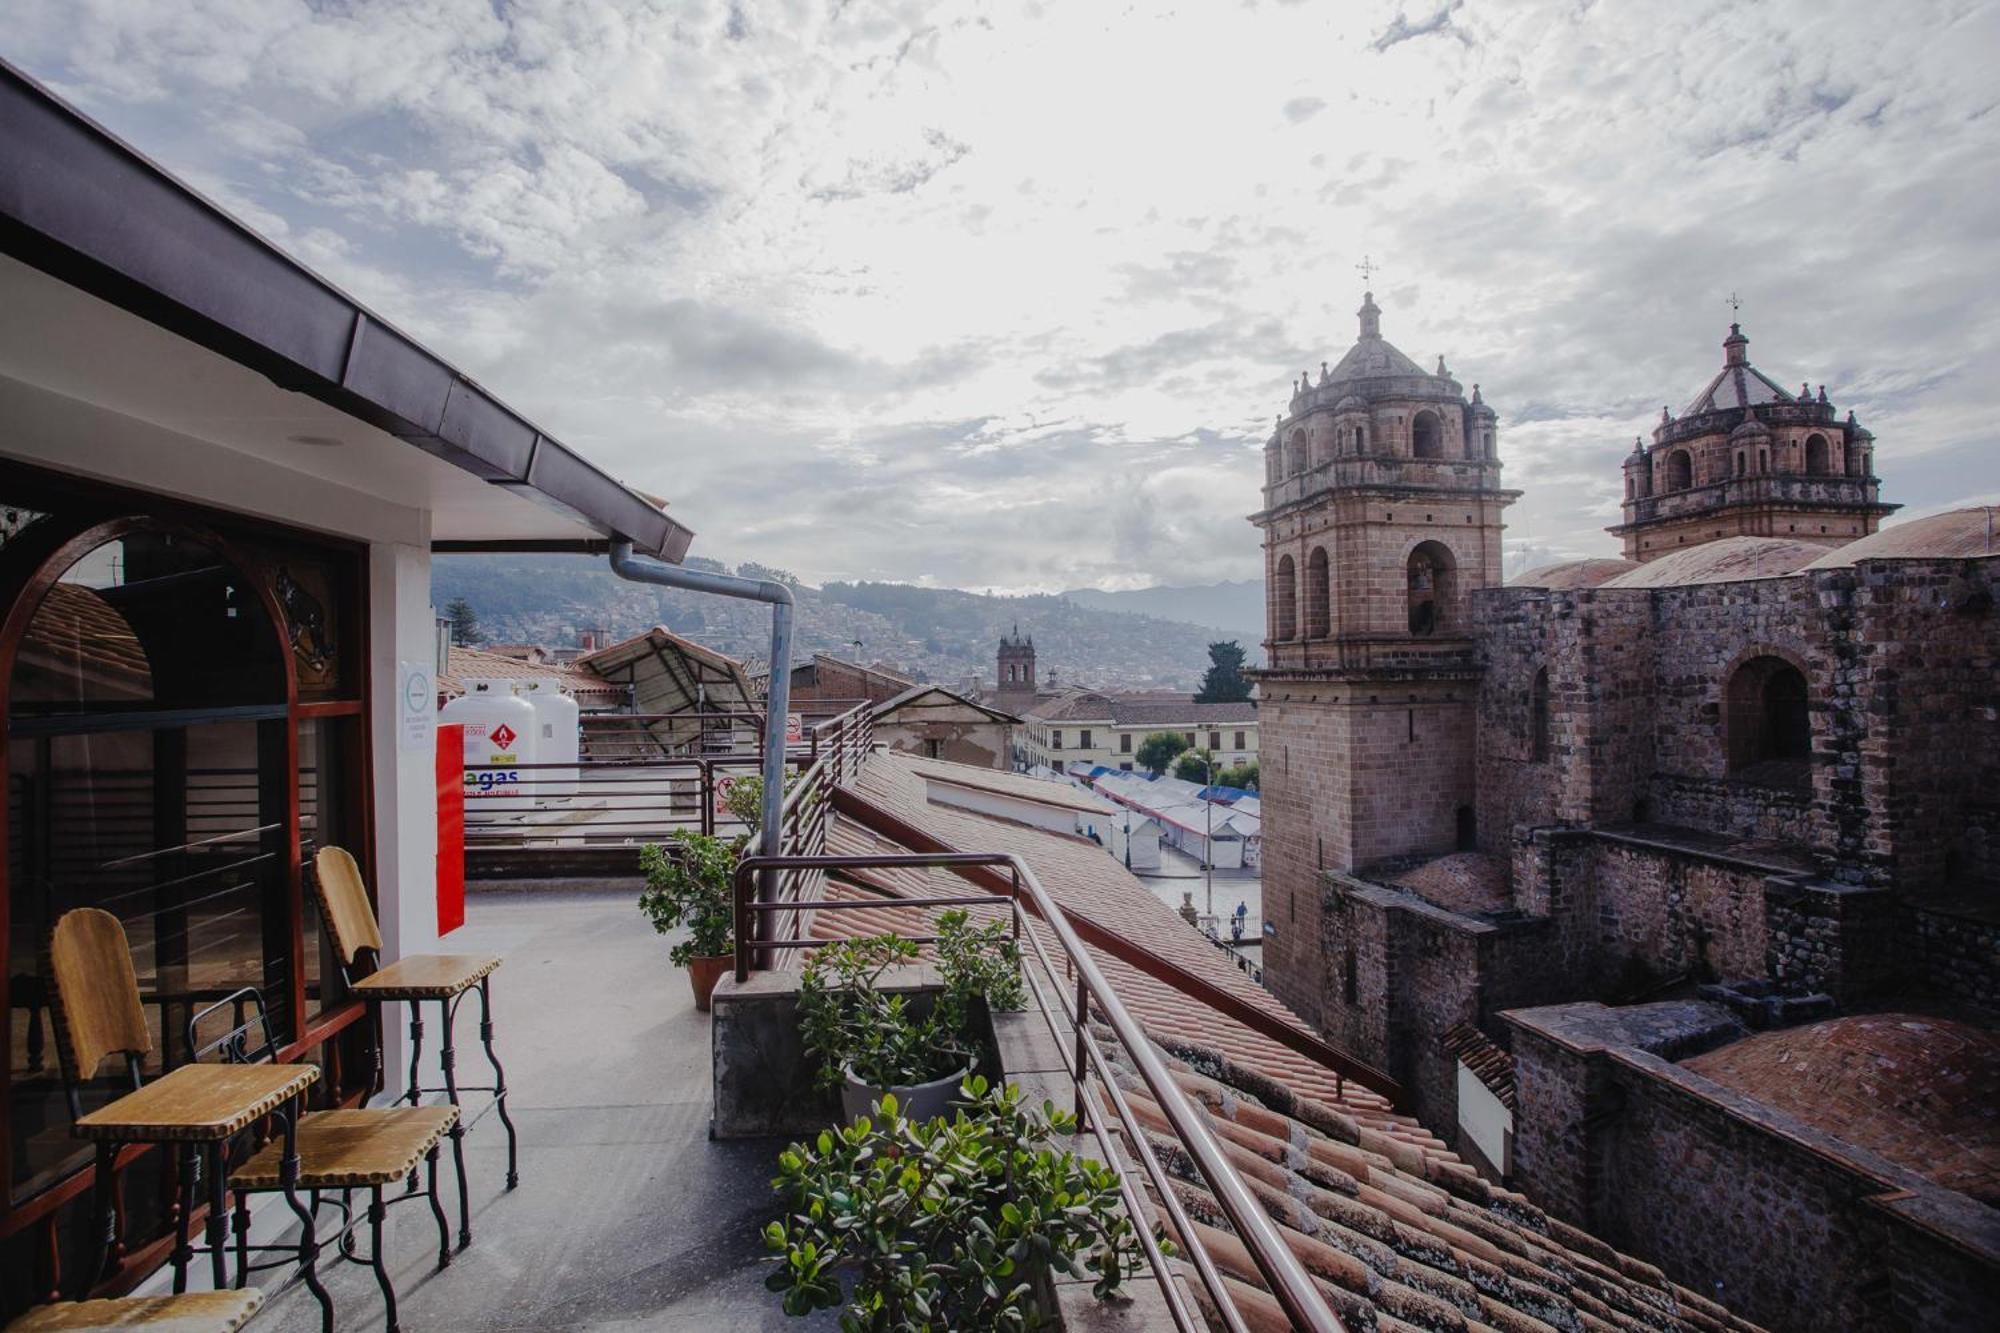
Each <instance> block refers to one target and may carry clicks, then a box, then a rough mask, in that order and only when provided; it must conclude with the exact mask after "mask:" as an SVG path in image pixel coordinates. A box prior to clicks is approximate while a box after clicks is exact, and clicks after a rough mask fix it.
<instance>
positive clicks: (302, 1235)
mask: <svg viewBox="0 0 2000 1333" xmlns="http://www.w3.org/2000/svg"><path fill="white" fill-rule="evenodd" d="M304 1109H305V1106H304V1098H303V1097H295V1098H293V1100H292V1104H291V1107H290V1109H289V1110H287V1111H286V1112H284V1113H282V1114H281V1115H280V1116H279V1119H280V1120H281V1121H282V1122H283V1123H284V1126H285V1150H284V1154H283V1156H281V1157H280V1158H279V1159H278V1184H279V1187H280V1188H281V1189H282V1190H283V1191H284V1195H285V1202H286V1203H287V1204H288V1205H290V1207H291V1210H292V1213H293V1215H295V1216H296V1217H297V1218H298V1219H299V1267H300V1269H301V1270H302V1272H303V1274H304V1277H305V1284H306V1290H308V1291H310V1292H311V1293H312V1294H313V1299H314V1300H316V1301H318V1302H319V1327H320V1333H333V1297H332V1296H331V1295H329V1294H328V1292H327V1289H326V1284H325V1283H323V1282H321V1281H320V1280H319V1240H318V1239H317V1237H316V1235H315V1230H316V1227H315V1222H316V1216H317V1213H318V1210H319V1192H318V1191H317V1190H315V1191H314V1192H313V1209H312V1211H311V1212H308V1211H307V1210H306V1206H305V1204H303V1203H301V1202H300V1201H299V1123H298V1118H299V1115H300V1114H301V1113H302V1112H303V1111H304Z"/></svg>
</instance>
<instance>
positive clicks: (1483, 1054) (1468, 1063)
mask: <svg viewBox="0 0 2000 1333" xmlns="http://www.w3.org/2000/svg"><path fill="white" fill-rule="evenodd" d="M1444 1049H1445V1052H1446V1054H1448V1055H1453V1056H1456V1057H1457V1058H1458V1062H1459V1063H1460V1064H1462V1065H1464V1066H1465V1067H1466V1068H1467V1069H1469V1070H1471V1071H1472V1076H1473V1077H1474V1078H1476V1079H1478V1080H1479V1081H1480V1082H1481V1083H1483V1084H1485V1085H1486V1090H1487V1091H1488V1092H1490V1093H1492V1094H1493V1095H1494V1097H1495V1098H1497V1099H1498V1100H1499V1102H1500V1104H1501V1105H1502V1106H1504V1107H1506V1108H1507V1109H1508V1110H1510V1111H1511V1110H1513V1109H1514V1101H1515V1093H1514V1057H1513V1056H1511V1055H1509V1054H1508V1053H1507V1052H1506V1051H1503V1050H1501V1049H1500V1047H1499V1046H1497V1045H1495V1044H1494V1041H1493V1039H1492V1038H1491V1037H1489V1036H1487V1035H1486V1034H1485V1033H1484V1032H1481V1031H1480V1030H1479V1029H1478V1028H1476V1027H1474V1026H1472V1024H1470V1023H1454V1024H1452V1026H1451V1027H1450V1028H1448V1029H1447V1030H1446V1031H1445V1034H1444Z"/></svg>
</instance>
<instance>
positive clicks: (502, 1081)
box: [479, 977, 521, 1189]
mask: <svg viewBox="0 0 2000 1333" xmlns="http://www.w3.org/2000/svg"><path fill="white" fill-rule="evenodd" d="M491 980H492V978H491V977H481V978H480V979H479V1040H480V1043H481V1044H482V1045H483V1046H485V1047H486V1063H487V1064H489V1065H492V1066H493V1107H494V1109H495V1110H497V1111H498V1112H500V1123H501V1124H503V1125H505V1126H506V1127H507V1188H508V1189H513V1188H514V1187H515V1186H516V1185H519V1184H520V1183H521V1173H520V1171H519V1169H518V1150H517V1147H516V1143H515V1136H514V1118H513V1117H512V1116H510V1115H508V1114H507V1071H506V1070H505V1069H502V1068H501V1067H500V1057H499V1056H498V1055H497V1054H495V1053H494V1050H493V996H492V994H491V993H490V992H489V991H488V990H487V983H488V982H489V981H491Z"/></svg>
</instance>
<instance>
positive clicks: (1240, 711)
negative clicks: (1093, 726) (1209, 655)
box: [1111, 695, 1257, 727]
mask: <svg viewBox="0 0 2000 1333" xmlns="http://www.w3.org/2000/svg"><path fill="white" fill-rule="evenodd" d="M1256 720H1257V705H1256V704H1254V703H1250V702H1248V701H1245V702H1243V703H1233V704H1198V703H1196V702H1195V701H1194V700H1193V699H1192V698H1188V699H1185V700H1180V701H1176V702H1172V703H1161V702H1157V701H1155V700H1151V699H1131V700H1126V699H1120V698H1119V697H1118V696H1117V695H1113V696H1111V721H1112V722H1113V723H1114V724H1115V725H1117V726H1121V727H1145V726H1154V725H1159V726H1170V725H1173V724H1175V723H1179V724H1181V725H1184V726H1190V727H1205V726H1214V725H1222V724H1229V723H1236V722H1255V721H1256Z"/></svg>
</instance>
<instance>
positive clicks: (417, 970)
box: [354, 953, 500, 1000]
mask: <svg viewBox="0 0 2000 1333" xmlns="http://www.w3.org/2000/svg"><path fill="white" fill-rule="evenodd" d="M498 966H500V960H499V959H498V958H495V957H493V956H491V955H490V954H470V953H419V954H411V955H410V956H409V957H408V958H399V959H397V960H396V961H395V962H393V963H389V964H387V965H385V966H384V967H383V968H381V969H380V970H379V971H376V972H371V973H370V974H369V975H367V976H365V977H362V978H361V979H360V980H359V981H357V982H355V983H354V993H355V994H356V995H359V996H362V997H363V998H366V999H371V1000H446V999H450V998H451V997H452V996H454V995H456V994H458V993H459V992H460V991H462V990H469V989H470V988H472V987H473V986H476V985H478V984H479V982H480V981H481V980H483V979H484V978H485V977H486V975H487V974H488V973H490V972H491V971H492V970H493V969H494V968H496V967H498Z"/></svg>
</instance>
